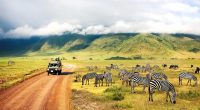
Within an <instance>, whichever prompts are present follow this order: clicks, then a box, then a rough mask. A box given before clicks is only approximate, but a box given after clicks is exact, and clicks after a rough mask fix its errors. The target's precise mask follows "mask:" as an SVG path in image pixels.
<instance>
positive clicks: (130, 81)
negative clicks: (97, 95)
mask: <svg viewBox="0 0 200 110" xmlns="http://www.w3.org/2000/svg"><path fill="white" fill-rule="evenodd" d="M93 67H95V66H93ZM162 67H163V68H166V67H167V65H166V64H163V65H162ZM171 68H174V69H177V68H178V65H170V67H169V69H171ZM95 69H97V67H95ZM105 69H106V70H105V72H104V73H103V74H97V73H96V72H90V73H87V74H85V75H83V77H82V85H84V84H85V85H86V84H88V85H89V80H90V79H93V78H94V79H95V81H94V84H95V87H97V86H103V80H104V79H105V82H106V86H109V85H112V80H113V78H112V74H111V72H110V70H112V69H114V70H116V71H117V72H118V78H119V79H120V80H121V81H122V85H124V83H125V84H126V86H130V87H131V93H135V90H134V88H135V87H136V86H139V85H143V91H144V92H145V88H146V87H148V93H149V101H153V93H154V92H155V90H158V91H165V92H166V95H167V97H166V101H167V102H168V98H169V99H170V102H171V103H174V104H175V103H176V91H175V87H174V85H173V84H172V83H170V82H169V81H168V77H167V75H166V74H164V73H161V72H154V70H156V69H160V67H159V66H158V65H154V66H152V67H151V66H150V65H149V64H147V65H146V66H140V65H136V66H135V67H132V71H131V72H129V71H128V70H126V69H120V68H119V66H117V65H114V64H111V65H110V66H106V67H105ZM195 71H196V70H195ZM140 72H147V74H146V76H142V75H141V74H140ZM182 79H187V80H188V82H187V85H188V83H190V85H191V81H192V80H193V81H194V82H195V84H194V85H195V86H197V77H196V76H195V75H194V74H192V73H189V72H181V73H180V74H179V75H178V81H179V85H182ZM85 81H86V83H84V82H85ZM170 94H172V95H170Z"/></svg>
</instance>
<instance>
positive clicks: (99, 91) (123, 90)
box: [0, 54, 200, 110]
mask: <svg viewBox="0 0 200 110" xmlns="http://www.w3.org/2000/svg"><path fill="white" fill-rule="evenodd" d="M72 56H76V55H73V54H72V55H70V56H65V57H66V59H67V60H63V63H70V64H73V65H76V71H75V74H74V75H76V74H81V75H84V74H86V73H88V70H87V69H86V66H90V65H96V66H98V68H99V69H98V71H97V73H103V71H104V70H105V66H108V65H110V64H111V63H113V64H118V65H121V66H120V67H121V68H126V69H128V70H130V69H131V67H132V66H134V65H136V64H140V65H146V64H147V63H148V64H150V65H154V64H157V65H159V66H160V65H162V64H163V63H166V64H168V65H169V64H178V65H179V67H180V68H179V69H177V70H170V69H168V68H167V69H163V68H161V70H157V71H162V72H164V73H166V74H167V76H168V77H169V81H170V82H172V83H173V84H174V86H175V88H176V91H177V94H178V96H177V104H175V105H173V104H171V103H169V102H168V103H167V102H165V93H155V94H154V102H148V93H147V88H146V93H143V92H141V91H142V86H139V87H136V88H135V89H136V93H133V94H131V93H130V87H125V86H122V84H121V80H120V79H119V78H118V77H117V74H118V72H117V71H116V70H112V71H111V73H112V74H113V77H114V80H113V85H112V86H110V87H106V86H105V85H104V86H103V87H94V84H93V83H94V80H91V82H90V85H84V86H82V85H81V82H73V83H72V89H73V91H75V92H74V96H75V95H77V94H78V95H79V96H78V97H77V98H76V99H75V100H76V101H75V102H76V103H77V104H78V105H77V106H83V107H84V106H88V107H90V105H91V104H93V105H91V108H90V109H92V108H96V109H106V110H110V109H135V110H141V109H145V110H146V109H148V110H154V109H169V110H172V109H173V110H176V109H187V110H199V109H200V105H199V104H200V88H199V86H198V87H193V86H191V87H190V86H186V80H184V82H183V86H178V78H177V76H178V74H179V73H180V72H181V71H189V72H193V71H194V68H190V65H191V64H193V65H194V66H200V60H199V59H174V60H171V59H162V60H102V59H100V56H98V57H96V59H94V60H85V59H89V57H87V58H85V59H84V58H81V59H82V60H80V59H76V60H72ZM83 56H84V55H83ZM60 57H61V58H62V57H63V56H60ZM98 58H99V59H98ZM49 59H50V57H45V56H43V57H16V58H2V59H1V60H0V70H1V71H0V79H5V80H6V82H5V83H3V84H0V87H1V88H6V87H9V86H12V85H13V84H15V83H16V82H18V81H21V80H23V78H24V76H27V75H28V77H29V76H31V75H33V74H32V73H33V72H32V71H34V70H38V69H40V68H46V66H47V64H48V62H49ZM8 60H12V61H15V62H16V64H15V65H12V66H8V65H7V61H8ZM145 74H146V73H142V75H143V76H145ZM196 76H197V77H198V79H200V74H197V75H196ZM108 88H109V89H108ZM116 91H118V92H120V94H122V95H123V96H124V99H123V100H121V101H115V100H113V94H114V93H115V92H116ZM73 100H74V98H73ZM88 109H89V108H88Z"/></svg>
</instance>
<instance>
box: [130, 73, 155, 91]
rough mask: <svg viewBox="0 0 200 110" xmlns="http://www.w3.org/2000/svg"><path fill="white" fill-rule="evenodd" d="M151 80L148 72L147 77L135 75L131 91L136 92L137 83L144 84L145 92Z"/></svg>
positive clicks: (131, 81) (131, 83)
mask: <svg viewBox="0 0 200 110" xmlns="http://www.w3.org/2000/svg"><path fill="white" fill-rule="evenodd" d="M150 80H151V79H150V74H147V75H146V77H142V76H134V77H133V78H132V79H131V80H130V85H131V93H133V92H134V93H135V91H134V88H135V86H136V85H143V91H144V92H145V88H146V87H148V85H149V82H150Z"/></svg>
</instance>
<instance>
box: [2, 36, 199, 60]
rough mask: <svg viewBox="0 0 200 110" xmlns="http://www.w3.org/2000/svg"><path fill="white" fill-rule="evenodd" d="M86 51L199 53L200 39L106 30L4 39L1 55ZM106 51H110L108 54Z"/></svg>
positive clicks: (167, 54) (144, 54)
mask: <svg viewBox="0 0 200 110" xmlns="http://www.w3.org/2000/svg"><path fill="white" fill-rule="evenodd" d="M70 53H73V54H75V53H84V55H86V56H92V55H94V54H95V55H100V54H102V55H104V56H106V55H108V56H114V55H115V56H117V55H118V56H128V57H132V56H142V57H148V58H150V57H163V58H165V57H166V58H173V57H188V58H189V57H191V58H192V57H198V55H199V53H200V40H199V37H198V36H195V35H194V36H192V35H187V34H144V33H142V34H136V33H133V34H132V33H125V34H123V33H122V34H104V35H80V34H66V35H61V36H49V37H45V38H42V37H32V38H30V39H1V40H0V55H1V56H16V55H18V56H21V55H28V56H30V55H47V56H50V55H62V54H70ZM105 54H106V55H105Z"/></svg>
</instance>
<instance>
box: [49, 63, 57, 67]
mask: <svg viewBox="0 0 200 110" xmlns="http://www.w3.org/2000/svg"><path fill="white" fill-rule="evenodd" d="M57 66H58V64H56V63H50V64H49V67H57Z"/></svg>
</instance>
